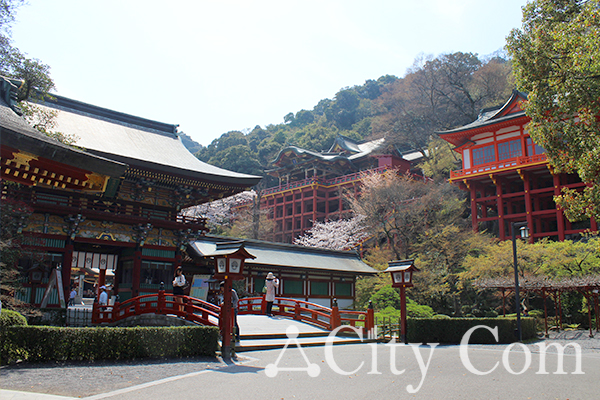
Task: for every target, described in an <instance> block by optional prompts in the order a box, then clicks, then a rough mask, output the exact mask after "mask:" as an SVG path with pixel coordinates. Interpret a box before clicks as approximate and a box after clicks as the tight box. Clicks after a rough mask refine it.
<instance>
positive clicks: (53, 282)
mask: <svg viewBox="0 0 600 400" xmlns="http://www.w3.org/2000/svg"><path fill="white" fill-rule="evenodd" d="M55 286H56V291H57V292H58V301H59V304H60V307H61V308H65V294H64V292H63V286H62V273H61V271H60V270H59V269H53V270H52V274H51V275H50V280H49V281H48V286H46V291H45V292H44V297H42V304H41V306H40V307H41V308H44V307H46V306H47V305H48V299H49V298H50V292H51V291H52V288H54V287H55Z"/></svg>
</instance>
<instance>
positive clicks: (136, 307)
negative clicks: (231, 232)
mask: <svg viewBox="0 0 600 400" xmlns="http://www.w3.org/2000/svg"><path fill="white" fill-rule="evenodd" d="M178 300H179V301H181V302H178ZM266 308H267V303H266V301H265V300H264V297H246V298H242V299H240V301H239V303H238V314H239V315H245V314H257V315H260V314H265V311H266ZM142 314H163V315H171V316H173V317H181V318H183V319H185V320H187V321H190V322H193V323H196V324H200V325H209V326H219V325H220V314H221V307H219V306H215V305H214V304H212V303H209V302H207V301H204V300H201V299H197V298H195V297H189V296H175V295H173V294H171V293H165V292H164V291H159V292H158V293H157V294H147V295H143V296H138V297H134V298H132V299H129V300H126V301H124V302H122V303H120V302H116V303H115V304H114V305H109V306H101V305H98V304H97V303H95V304H94V307H93V311H92V323H93V324H115V323H118V322H119V321H122V320H124V319H126V318H129V317H133V316H136V315H142ZM273 314H274V315H279V316H283V317H287V318H290V319H294V320H296V321H302V322H305V323H308V324H312V325H316V326H318V327H321V328H324V329H329V330H333V329H336V328H337V327H339V326H342V325H347V326H352V327H357V328H362V329H364V331H365V333H366V332H368V331H369V330H371V329H372V328H373V327H374V326H375V316H374V312H373V309H372V308H370V309H368V310H367V311H347V310H339V309H338V307H337V306H335V305H334V306H333V307H332V308H329V307H325V306H322V305H319V304H315V303H310V302H307V301H303V300H296V299H290V298H285V297H276V298H275V302H274V303H273Z"/></svg>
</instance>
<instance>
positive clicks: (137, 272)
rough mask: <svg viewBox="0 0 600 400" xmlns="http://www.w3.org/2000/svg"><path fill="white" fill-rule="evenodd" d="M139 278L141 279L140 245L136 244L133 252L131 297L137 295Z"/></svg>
mask: <svg viewBox="0 0 600 400" xmlns="http://www.w3.org/2000/svg"><path fill="white" fill-rule="evenodd" d="M141 279H142V248H141V247H140V246H137V247H136V248H135V251H134V253H133V272H132V284H131V297H137V296H139V294H140V281H141Z"/></svg>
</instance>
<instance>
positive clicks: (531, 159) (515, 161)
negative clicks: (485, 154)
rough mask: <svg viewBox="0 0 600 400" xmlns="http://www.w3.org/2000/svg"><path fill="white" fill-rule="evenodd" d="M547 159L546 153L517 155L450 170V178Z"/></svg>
mask: <svg viewBox="0 0 600 400" xmlns="http://www.w3.org/2000/svg"><path fill="white" fill-rule="evenodd" d="M546 160H547V157H546V154H536V155H534V156H525V157H517V158H512V159H510V160H504V161H500V162H495V163H490V164H485V165H479V166H477V167H473V168H467V169H459V170H456V171H450V180H453V179H458V178H463V177H465V176H469V175H477V174H481V173H488V172H493V171H497V170H502V169H507V168H518V167H522V166H526V165H528V164H535V163H540V162H544V161H546Z"/></svg>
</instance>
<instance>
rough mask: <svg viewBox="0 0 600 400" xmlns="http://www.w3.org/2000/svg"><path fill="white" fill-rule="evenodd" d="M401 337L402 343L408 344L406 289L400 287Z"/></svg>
mask: <svg viewBox="0 0 600 400" xmlns="http://www.w3.org/2000/svg"><path fill="white" fill-rule="evenodd" d="M400 335H401V339H402V342H403V343H404V344H408V338H407V337H406V288H405V287H404V286H401V287H400Z"/></svg>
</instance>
